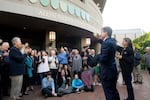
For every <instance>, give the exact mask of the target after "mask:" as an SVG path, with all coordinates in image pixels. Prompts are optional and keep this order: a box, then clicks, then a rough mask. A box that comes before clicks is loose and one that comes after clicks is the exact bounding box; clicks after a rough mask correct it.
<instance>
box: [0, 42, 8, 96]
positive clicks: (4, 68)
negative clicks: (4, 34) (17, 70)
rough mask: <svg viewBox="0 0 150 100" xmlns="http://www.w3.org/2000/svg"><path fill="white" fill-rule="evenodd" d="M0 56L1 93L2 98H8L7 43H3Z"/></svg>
mask: <svg viewBox="0 0 150 100" xmlns="http://www.w3.org/2000/svg"><path fill="white" fill-rule="evenodd" d="M0 52H1V54H2V58H3V60H2V62H3V64H2V86H3V87H2V90H3V91H2V92H3V96H9V94H10V93H9V89H10V78H9V43H8V42H3V43H2V47H1V50H0Z"/></svg>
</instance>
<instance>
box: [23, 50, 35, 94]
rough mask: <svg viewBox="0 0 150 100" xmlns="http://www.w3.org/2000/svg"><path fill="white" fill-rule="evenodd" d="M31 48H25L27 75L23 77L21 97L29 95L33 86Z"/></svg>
mask: <svg viewBox="0 0 150 100" xmlns="http://www.w3.org/2000/svg"><path fill="white" fill-rule="evenodd" d="M30 53H31V51H30V47H26V48H25V54H26V58H25V74H24V75H23V85H22V90H21V95H20V96H23V95H29V93H28V89H27V88H28V87H29V85H30V84H31V78H32V76H33V73H32V69H33V68H32V63H33V62H32V59H31V58H30V56H29V55H30Z"/></svg>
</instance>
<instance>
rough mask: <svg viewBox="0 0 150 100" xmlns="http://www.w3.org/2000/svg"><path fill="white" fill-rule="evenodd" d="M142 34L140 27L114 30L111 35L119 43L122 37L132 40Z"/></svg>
mask: <svg viewBox="0 0 150 100" xmlns="http://www.w3.org/2000/svg"><path fill="white" fill-rule="evenodd" d="M143 34H144V31H143V30H142V29H124V30H114V31H113V37H114V38H115V39H116V40H117V42H118V43H119V44H120V45H121V44H122V41H123V38H126V37H127V38H130V39H131V40H132V41H133V40H134V39H136V38H138V37H140V36H141V35H143Z"/></svg>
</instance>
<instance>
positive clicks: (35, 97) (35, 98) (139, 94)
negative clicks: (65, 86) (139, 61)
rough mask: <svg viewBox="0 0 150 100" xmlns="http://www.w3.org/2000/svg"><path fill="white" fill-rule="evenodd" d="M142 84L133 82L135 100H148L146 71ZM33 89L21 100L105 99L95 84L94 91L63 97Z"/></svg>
mask: <svg viewBox="0 0 150 100" xmlns="http://www.w3.org/2000/svg"><path fill="white" fill-rule="evenodd" d="M142 75H143V84H133V87H134V94H135V100H150V75H149V74H148V72H147V71H144V72H142ZM121 81H122V78H121V75H119V79H118V84H117V88H118V90H119V94H120V98H121V100H123V98H124V97H126V96H127V93H126V87H125V86H124V85H122V84H121ZM34 87H35V89H34V91H30V92H29V93H30V95H28V96H23V97H22V100H105V96H104V92H103V88H102V86H96V87H95V91H94V92H88V93H87V92H83V93H80V94H76V93H72V94H69V95H64V96H63V97H49V98H46V99H45V98H43V97H42V96H41V93H40V86H34ZM4 100H9V97H4Z"/></svg>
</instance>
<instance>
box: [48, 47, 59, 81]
mask: <svg viewBox="0 0 150 100" xmlns="http://www.w3.org/2000/svg"><path fill="white" fill-rule="evenodd" d="M49 67H50V71H51V73H52V78H53V79H54V82H55V83H56V76H57V73H58V59H57V55H56V51H55V50H51V51H50V56H49Z"/></svg>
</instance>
